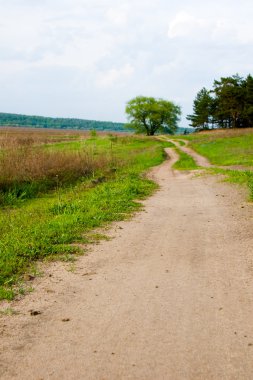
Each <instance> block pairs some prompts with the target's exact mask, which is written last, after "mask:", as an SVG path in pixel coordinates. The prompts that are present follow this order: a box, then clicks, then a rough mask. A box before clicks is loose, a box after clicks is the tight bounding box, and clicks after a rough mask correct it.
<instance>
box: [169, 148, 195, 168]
mask: <svg viewBox="0 0 253 380" xmlns="http://www.w3.org/2000/svg"><path fill="white" fill-rule="evenodd" d="M175 151H176V152H177V154H178V155H179V160H178V161H177V162H176V163H175V164H174V165H173V168H174V169H177V170H196V169H199V166H198V165H197V164H196V162H195V161H194V159H193V158H192V157H191V156H189V155H188V154H187V153H185V152H182V151H181V150H180V149H177V148H175Z"/></svg>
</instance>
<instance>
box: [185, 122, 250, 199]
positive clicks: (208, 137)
mask: <svg viewBox="0 0 253 380" xmlns="http://www.w3.org/2000/svg"><path fill="white" fill-rule="evenodd" d="M181 138H184V139H186V140H188V141H189V146H190V147H192V148H193V149H194V150H195V151H196V152H198V153H199V154H201V155H203V156H205V157H207V158H208V159H209V161H210V162H211V164H213V165H214V166H215V167H214V168H212V169H210V170H211V171H212V172H213V173H214V174H224V175H225V176H226V178H227V180H228V181H230V182H233V183H238V184H242V185H247V186H248V188H249V192H250V199H251V200H253V129H252V128H249V129H230V130H216V131H206V132H201V133H195V134H191V135H189V136H186V137H185V136H183V137H181Z"/></svg>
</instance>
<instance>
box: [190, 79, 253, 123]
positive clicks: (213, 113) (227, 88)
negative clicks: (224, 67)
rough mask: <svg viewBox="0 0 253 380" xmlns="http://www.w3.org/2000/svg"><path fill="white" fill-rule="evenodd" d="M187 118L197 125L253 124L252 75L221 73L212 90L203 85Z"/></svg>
mask: <svg viewBox="0 0 253 380" xmlns="http://www.w3.org/2000/svg"><path fill="white" fill-rule="evenodd" d="M187 119H188V120H190V122H191V124H190V125H191V126H192V127H194V128H196V129H210V128H252V127H253V77H252V76H251V75H248V76H247V78H245V79H244V78H242V77H240V76H239V75H238V74H236V75H233V76H231V77H225V78H223V77H222V78H221V79H220V80H215V81H214V83H213V88H212V89H211V90H207V89H206V88H205V87H204V88H202V89H201V90H200V91H199V92H198V93H197V95H196V98H195V100H194V102H193V114H192V115H188V116H187Z"/></svg>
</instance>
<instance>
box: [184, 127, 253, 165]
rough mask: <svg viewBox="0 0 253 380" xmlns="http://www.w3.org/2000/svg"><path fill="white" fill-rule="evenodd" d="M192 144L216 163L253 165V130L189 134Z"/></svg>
mask: <svg viewBox="0 0 253 380" xmlns="http://www.w3.org/2000/svg"><path fill="white" fill-rule="evenodd" d="M187 139H188V140H189V141H190V146H191V147H192V148H193V149H194V150H196V152H198V153H199V154H202V155H203V156H205V157H207V158H208V159H209V161H210V162H211V163H212V164H214V165H222V166H233V165H243V166H253V149H252V147H253V130H252V128H251V129H246V130H240V129H239V130H228V131H212V132H206V133H196V134H193V135H190V136H187Z"/></svg>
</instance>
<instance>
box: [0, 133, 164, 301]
mask: <svg viewBox="0 0 253 380" xmlns="http://www.w3.org/2000/svg"><path fill="white" fill-rule="evenodd" d="M127 139H128V140H125V141H124V142H122V141H121V142H117V144H116V143H115V144H114V145H115V146H113V147H112V148H111V145H110V144H111V143H110V142H108V139H107V141H106V139H105V141H96V144H97V148H98V149H101V151H100V154H103V152H104V154H105V153H106V152H107V151H108V146H109V149H110V150H111V149H112V152H111V151H110V154H113V155H115V162H116V163H117V162H119V164H118V166H116V167H115V170H113V171H110V170H109V171H108V172H105V173H101V172H100V173H97V174H96V175H99V176H101V175H102V174H103V175H104V179H103V182H102V183H100V182H95V181H94V179H96V177H94V178H93V177H91V178H86V179H83V180H82V181H80V182H79V183H77V184H75V185H73V186H69V187H62V188H58V189H57V190H56V191H53V192H50V193H45V194H44V195H43V194H41V196H40V197H39V198H36V199H31V200H24V201H23V203H22V204H20V205H19V207H12V208H10V207H9V208H4V209H2V211H1V212H0V299H12V298H13V297H14V296H15V294H16V293H17V292H18V287H20V285H19V282H20V281H21V280H22V277H23V275H24V273H26V272H27V271H29V269H30V268H32V267H33V266H34V262H35V261H36V260H45V259H56V258H58V259H62V260H67V261H69V260H72V258H73V254H74V253H77V254H78V253H81V252H80V249H79V248H78V247H77V245H75V244H73V243H82V242H83V243H86V242H89V241H90V238H89V232H90V231H92V230H93V229H95V228H98V227H101V226H104V225H105V224H106V223H109V222H112V221H118V220H123V219H125V218H127V217H128V216H129V215H130V214H131V213H132V212H133V211H135V210H138V209H139V208H140V207H141V205H140V203H138V202H137V201H136V200H139V199H143V198H145V197H147V196H148V195H150V194H151V193H152V192H153V191H154V190H155V189H156V188H157V185H156V184H155V183H154V182H152V181H150V180H148V179H147V178H146V177H145V176H143V173H144V172H145V171H146V170H147V169H148V168H149V167H151V166H154V165H158V164H160V163H161V162H162V161H163V160H164V157H165V154H164V151H163V147H164V146H166V143H162V142H159V141H154V140H150V139H141V138H132V139H131V138H127ZM57 145H58V144H57ZM105 147H106V148H105ZM57 149H58V146H57ZM98 178H100V177H98Z"/></svg>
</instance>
